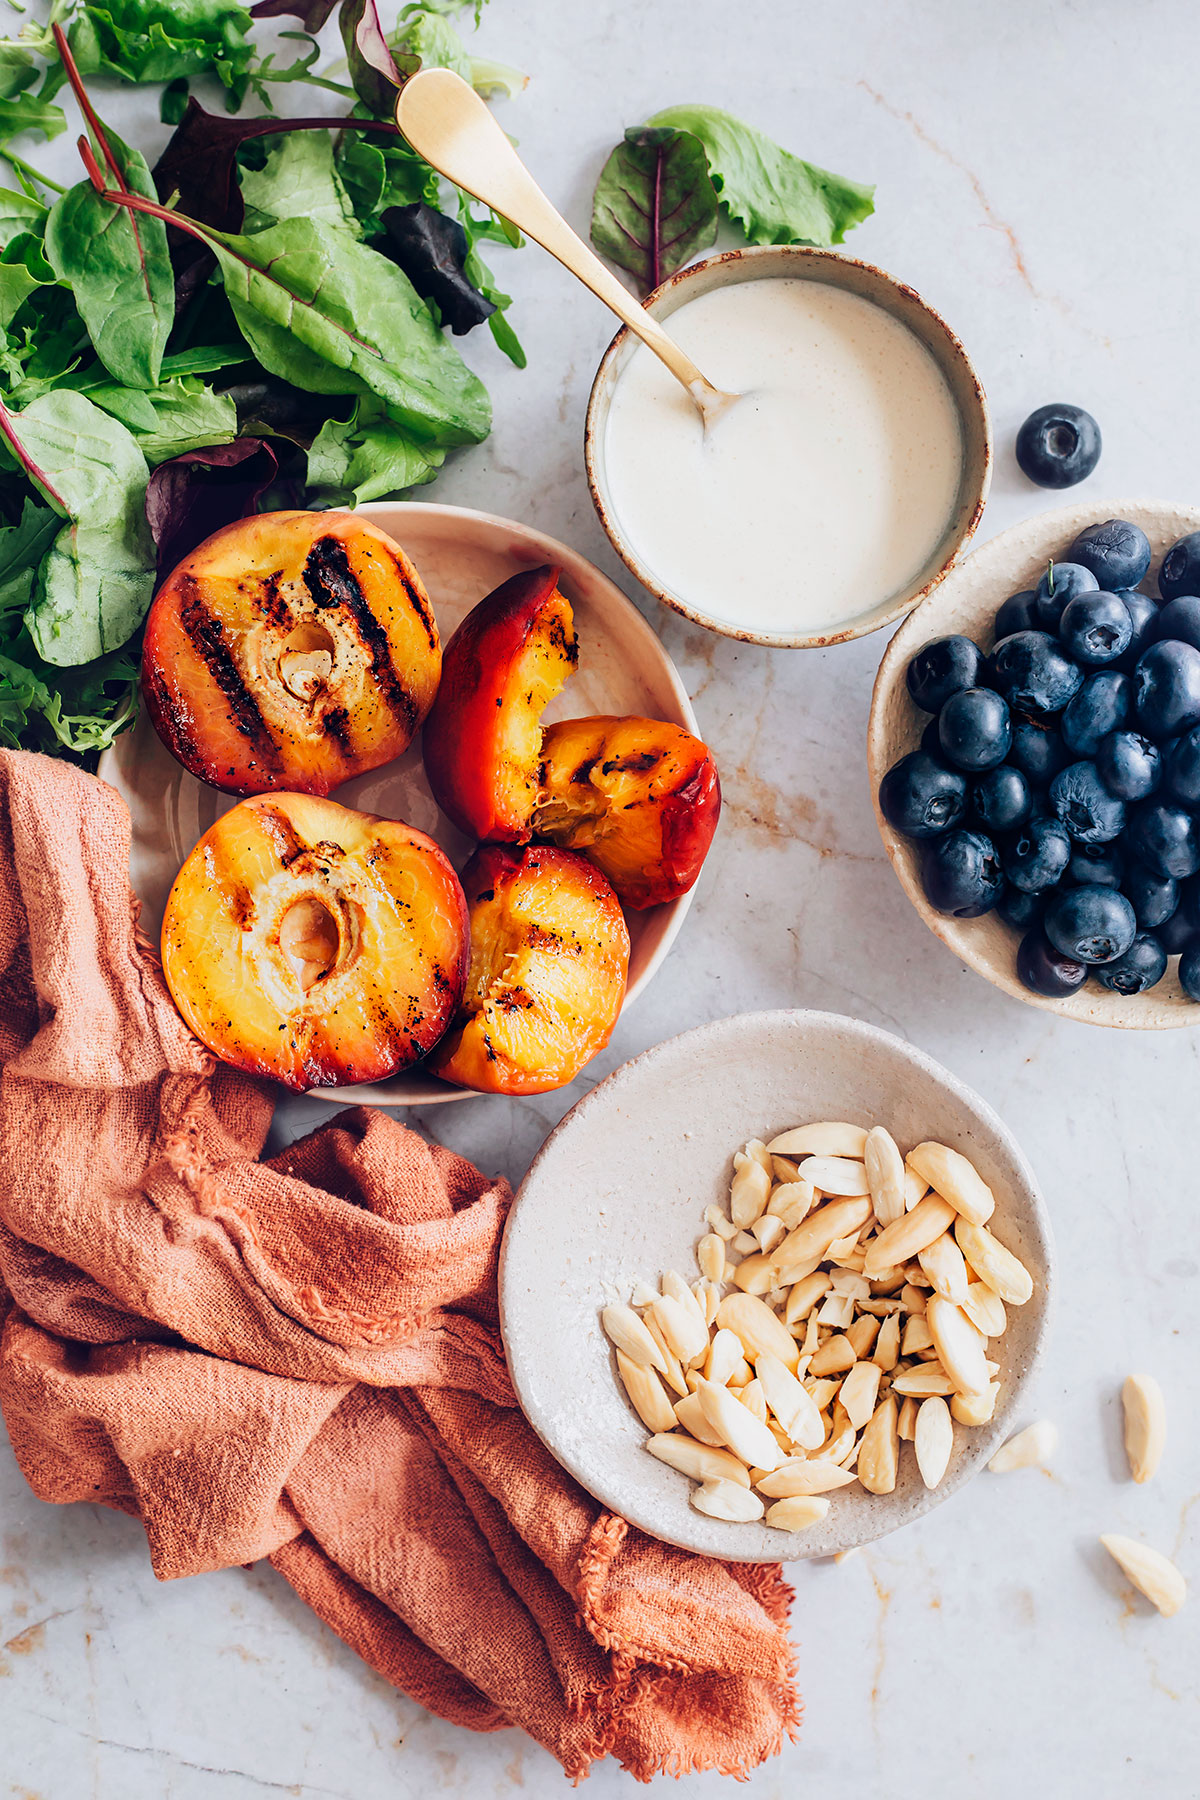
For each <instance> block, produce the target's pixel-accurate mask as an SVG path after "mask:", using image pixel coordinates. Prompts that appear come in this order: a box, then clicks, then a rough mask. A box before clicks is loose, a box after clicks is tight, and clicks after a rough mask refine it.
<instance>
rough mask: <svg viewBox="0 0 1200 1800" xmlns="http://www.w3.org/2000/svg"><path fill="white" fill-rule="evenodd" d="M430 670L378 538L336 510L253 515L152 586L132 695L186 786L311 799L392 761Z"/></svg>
mask: <svg viewBox="0 0 1200 1800" xmlns="http://www.w3.org/2000/svg"><path fill="white" fill-rule="evenodd" d="M441 666H442V656H441V643H440V640H439V637H438V630H437V625H436V624H435V622H434V617H433V609H432V607H431V606H430V604H429V596H428V595H427V594H426V592H425V589H424V587H423V586H422V585H421V578H420V576H419V575H418V574H417V571H416V569H415V568H414V567H413V565H412V563H411V562H410V561H409V560H408V558H407V556H405V554H404V552H403V550H402V549H401V548H400V546H399V544H396V543H394V542H393V541H392V539H391V538H390V537H388V536H387V535H386V533H385V532H382V531H380V530H378V528H377V527H376V526H374V525H370V524H368V523H367V522H366V521H365V520H364V519H359V518H357V517H355V516H354V515H353V514H352V513H336V512H322V513H310V512H274V513H259V514H257V515H256V516H255V517H253V518H249V519H242V520H240V521H239V522H238V523H236V524H234V525H226V526H225V527H224V528H223V529H222V530H220V531H216V532H214V533H213V535H212V536H211V537H210V538H206V539H205V541H204V542H203V543H202V544H200V545H199V546H198V547H197V548H196V549H195V550H193V551H192V553H191V555H190V556H187V557H185V558H184V560H183V561H182V562H181V563H180V564H179V566H178V567H177V568H176V569H174V570H173V571H172V573H171V574H170V575H169V576H168V577H167V580H166V581H165V582H164V583H163V585H162V587H161V588H160V589H159V591H158V593H157V595H156V596H155V598H154V602H153V604H152V606H151V608H150V613H149V617H148V619H147V621H146V636H145V643H144V646H143V650H142V691H143V694H144V695H145V700H146V710H147V712H148V713H149V714H150V717H151V719H152V720H153V723H154V727H155V730H156V731H157V732H158V735H159V737H160V738H161V739H162V741H163V743H164V744H165V745H166V746H167V749H168V750H169V751H170V752H171V754H172V755H173V756H175V757H177V758H178V760H179V761H180V762H181V763H182V764H183V766H184V768H185V769H189V770H190V771H191V773H192V774H193V775H196V776H198V777H199V779H200V780H201V781H206V782H208V783H209V784H210V785H211V786H213V787H218V788H224V789H225V791H226V792H227V793H231V794H264V793H269V792H272V791H281V790H286V791H292V790H296V791H300V792H303V793H308V794H327V793H328V792H329V791H330V789H331V788H335V787H337V786H338V785H339V783H341V782H343V781H348V780H349V779H350V777H351V776H352V775H361V774H363V773H364V772H365V771H366V770H367V769H375V768H378V767H379V766H380V764H381V763H386V762H391V761H392V759H393V758H394V757H397V756H399V755H400V754H401V752H402V751H404V750H406V749H407V747H408V745H409V743H410V742H411V740H412V738H413V736H414V735H415V733H416V732H417V730H418V729H419V727H420V725H421V722H422V720H423V719H424V718H425V715H426V713H427V712H428V711H429V708H430V706H431V705H432V704H433V697H434V695H435V694H436V692H437V686H438V680H439V677H440V674H441Z"/></svg>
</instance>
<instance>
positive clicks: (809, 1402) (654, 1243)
mask: <svg viewBox="0 0 1200 1800" xmlns="http://www.w3.org/2000/svg"><path fill="white" fill-rule="evenodd" d="M1052 1283H1053V1248H1052V1242H1051V1236H1050V1228H1049V1223H1048V1220H1047V1217H1046V1211H1045V1206H1044V1203H1043V1201H1042V1198H1041V1195H1040V1193H1039V1190H1038V1186H1037V1182H1036V1179H1035V1177H1034V1175H1033V1172H1032V1170H1031V1169H1030V1167H1029V1164H1028V1163H1027V1161H1026V1159H1025V1157H1024V1156H1023V1154H1022V1152H1021V1150H1020V1147H1019V1146H1018V1144H1017V1143H1016V1141H1015V1139H1014V1138H1013V1136H1012V1134H1011V1132H1010V1131H1009V1130H1008V1129H1007V1127H1006V1126H1005V1125H1004V1124H1003V1122H1002V1121H1001V1120H1000V1119H999V1118H998V1117H997V1116H996V1114H995V1113H994V1112H993V1111H992V1110H991V1108H990V1107H989V1106H988V1105H987V1103H986V1102H985V1101H984V1100H982V1099H981V1098H980V1097H979V1096H978V1095H977V1094H975V1093H973V1092H972V1091H971V1090H970V1089H969V1088H968V1087H966V1086H965V1085H964V1084H963V1083H961V1082H960V1081H958V1080H957V1078H956V1077H955V1076H954V1075H952V1074H951V1073H950V1072H949V1070H947V1069H944V1068H942V1067H941V1066H940V1065H939V1064H937V1063H936V1062H934V1061H933V1060H932V1059H931V1058H930V1057H928V1056H925V1055H924V1054H923V1053H922V1052H921V1051H919V1050H916V1049H914V1048H913V1047H912V1046H911V1045H910V1044H907V1043H905V1042H903V1041H902V1040H901V1039H899V1038H896V1037H893V1036H892V1035H891V1034H890V1033H888V1032H884V1031H881V1030H879V1029H878V1028H877V1027H875V1026H873V1025H868V1024H865V1023H863V1022H862V1021H859V1020H854V1019H848V1018H841V1017H838V1016H836V1015H833V1014H829V1013H816V1012H805V1011H786V1012H764V1013H746V1014H740V1015H738V1016H736V1017H734V1018H729V1019H721V1020H717V1021H715V1022H714V1023H712V1024H709V1025H703V1026H700V1027H698V1028H697V1029H696V1030H694V1031H690V1032H687V1033H685V1034H684V1035H683V1036H682V1037H678V1038H673V1039H671V1040H669V1041H668V1042H666V1043H664V1044H659V1045H657V1046H656V1047H655V1048H654V1049H652V1050H648V1051H646V1052H645V1053H644V1054H643V1055H642V1056H639V1057H636V1058H634V1060H633V1061H632V1062H629V1063H626V1064H625V1065H624V1066H623V1067H622V1068H620V1069H618V1070H616V1071H615V1072H614V1073H613V1074H612V1075H610V1076H609V1077H608V1079H607V1080H606V1081H604V1082H601V1083H600V1084H599V1085H598V1086H597V1087H596V1088H595V1089H593V1091H592V1092H591V1093H590V1094H589V1095H587V1096H586V1098H585V1099H583V1100H581V1101H580V1102H579V1104H578V1105H577V1106H576V1107H574V1108H573V1110H572V1111H571V1112H570V1113H568V1114H567V1116H566V1118H565V1119H564V1120H563V1121H562V1123H561V1124H560V1125H559V1126H558V1127H557V1129H556V1130H555V1131H554V1132H552V1133H551V1135H550V1137H549V1138H548V1139H547V1141H546V1143H545V1144H544V1146H543V1147H542V1150H541V1151H540V1152H539V1154H538V1156H537V1157H536V1159H535V1160H534V1163H533V1165H532V1166H531V1168H530V1171H529V1174H528V1175H527V1177H526V1179H525V1182H524V1184H523V1185H522V1188H521V1190H520V1193H519V1194H518V1196H517V1199H516V1202H515V1204H514V1207H513V1212H512V1215H511V1218H510V1221H509V1226H508V1230H507V1233H506V1236H505V1242H504V1250H503V1255H502V1261H501V1287H500V1299H501V1321H502V1326H503V1330H504V1340H505V1347H506V1350H507V1353H508V1359H509V1366H510V1369H511V1371H512V1376H513V1381H514V1385H515V1387H516V1390H517V1395H518V1398H519V1399H520V1401H521V1404H522V1406H523V1408H524V1410H525V1413H526V1415H527V1417H528V1418H529V1419H530V1422H531V1423H532V1425H533V1426H534V1429H535V1430H536V1431H537V1432H538V1434H539V1436H540V1437H541V1438H542V1440H543V1442H544V1443H545V1444H546V1445H547V1447H548V1448H549V1449H550V1451H551V1452H552V1453H553V1454H554V1455H555V1456H556V1457H557V1459H558V1460H559V1462H561V1463H562V1464H563V1466H564V1467H565V1468H566V1469H568V1470H569V1471H570V1473H571V1474H572V1475H573V1476H574V1477H575V1478H576V1479H577V1480H578V1481H579V1482H580V1483H581V1484H582V1486H583V1487H585V1488H586V1489H587V1490H588V1492H589V1493H591V1494H593V1495H594V1496H595V1497H596V1498H597V1499H599V1500H600V1501H601V1502H602V1503H603V1504H604V1505H606V1506H608V1507H610V1508H611V1509H612V1510H613V1511H614V1512H617V1513H620V1514H621V1515H622V1516H623V1517H624V1518H626V1519H628V1520H629V1521H630V1522H631V1523H632V1524H634V1525H637V1526H639V1527H640V1528H641V1529H642V1530H644V1531H647V1532H649V1533H650V1534H651V1535H652V1536H654V1537H658V1538H661V1539H663V1540H665V1541H666V1542H668V1543H673V1544H678V1545H681V1546H683V1547H684V1548H686V1549H690V1550H696V1551H699V1552H701V1553H703V1554H706V1555H711V1556H719V1557H724V1558H727V1559H731V1560H735V1561H737V1560H742V1561H759V1560H762V1561H775V1560H779V1559H791V1558H797V1557H812V1556H829V1555H833V1554H837V1553H840V1552H843V1551H846V1550H850V1549H853V1548H855V1547H856V1546H857V1545H860V1544H864V1543H868V1542H870V1541H871V1540H872V1539H874V1538H878V1537H881V1536H883V1535H885V1534H886V1533H887V1532H890V1531H893V1530H895V1529H896V1528H897V1527H898V1526H900V1525H903V1524H907V1523H909V1522H910V1521H912V1520H914V1519H916V1518H919V1517H920V1516H921V1515H922V1514H924V1513H926V1512H928V1511H930V1510H931V1508H933V1507H934V1506H936V1505H938V1504H939V1503H940V1502H941V1501H942V1500H944V1499H946V1498H948V1497H949V1495H950V1494H952V1493H953V1492H955V1490H956V1489H958V1488H959V1487H961V1486H962V1485H963V1483H964V1482H966V1481H968V1480H969V1479H970V1477H971V1475H972V1474H974V1473H975V1472H976V1471H977V1470H978V1469H980V1468H981V1467H982V1466H983V1465H984V1463H986V1462H987V1460H988V1459H989V1457H990V1456H991V1455H992V1454H993V1452H994V1451H995V1450H996V1448H997V1447H998V1445H999V1444H1000V1443H1002V1442H1003V1440H1004V1439H1005V1437H1007V1436H1008V1435H1009V1433H1010V1430H1011V1428H1012V1425H1013V1422H1014V1420H1015V1418H1016V1415H1017V1413H1018V1411H1019V1409H1020V1404H1021V1398H1022V1394H1023V1393H1024V1391H1025V1388H1026V1385H1027V1383H1028V1381H1029V1379H1030V1376H1031V1374H1032V1372H1033V1369H1034V1366H1035V1364H1036V1362H1037V1360H1038V1357H1039V1354H1040V1351H1041V1347H1042V1343H1043V1339H1044V1336H1045V1331H1046V1323H1047V1318H1048V1314H1049V1306H1050V1298H1051V1290H1052Z"/></svg>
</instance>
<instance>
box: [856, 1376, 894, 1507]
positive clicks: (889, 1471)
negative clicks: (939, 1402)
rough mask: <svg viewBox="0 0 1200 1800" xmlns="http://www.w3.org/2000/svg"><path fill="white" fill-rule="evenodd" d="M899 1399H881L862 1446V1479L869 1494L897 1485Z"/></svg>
mask: <svg viewBox="0 0 1200 1800" xmlns="http://www.w3.org/2000/svg"><path fill="white" fill-rule="evenodd" d="M896 1423H897V1420H896V1402H895V1401H894V1400H893V1399H892V1396H891V1395H890V1394H888V1395H887V1397H886V1398H885V1399H883V1400H881V1401H880V1402H879V1405H878V1406H877V1407H876V1408H875V1411H874V1413H873V1414H872V1415H871V1419H870V1421H869V1423H868V1425H867V1428H866V1430H865V1431H864V1432H863V1434H862V1438H861V1439H860V1441H859V1447H858V1464H857V1469H858V1479H859V1481H860V1482H861V1483H862V1485H863V1486H864V1487H865V1488H866V1490H867V1492H868V1493H869V1494H890V1493H892V1492H893V1490H894V1489H895V1486H896V1463H897V1448H898V1446H897V1432H896Z"/></svg>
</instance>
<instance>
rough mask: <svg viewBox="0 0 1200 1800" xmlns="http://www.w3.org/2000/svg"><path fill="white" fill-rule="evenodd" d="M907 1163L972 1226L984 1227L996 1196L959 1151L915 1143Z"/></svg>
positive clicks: (943, 1146) (990, 1214) (941, 1145)
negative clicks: (915, 1145)
mask: <svg viewBox="0 0 1200 1800" xmlns="http://www.w3.org/2000/svg"><path fill="white" fill-rule="evenodd" d="M908 1162H909V1166H910V1168H913V1169H915V1170H916V1171H917V1174H918V1175H920V1176H922V1177H923V1178H924V1180H926V1181H927V1182H928V1183H929V1185H930V1187H931V1188H932V1189H933V1191H934V1193H935V1194H940V1195H941V1196H942V1199H943V1200H948V1201H949V1202H950V1204H951V1206H952V1207H953V1208H954V1210H955V1212H956V1213H961V1215H962V1217H963V1218H964V1219H969V1220H970V1222H971V1224H972V1225H984V1224H986V1223H987V1221H988V1220H989V1219H990V1218H991V1216H992V1213H993V1211H994V1210H995V1206H996V1196H995V1195H994V1194H993V1192H992V1190H991V1188H990V1187H989V1186H988V1184H987V1182H986V1181H985V1180H984V1179H983V1176H982V1175H981V1174H980V1173H979V1170H978V1169H977V1168H976V1167H975V1164H974V1163H973V1162H971V1161H970V1159H969V1158H968V1157H966V1156H964V1155H963V1154H962V1151H961V1150H952V1149H951V1148H950V1146H949V1144H918V1145H917V1147H916V1149H915V1150H910V1151H909V1153H908Z"/></svg>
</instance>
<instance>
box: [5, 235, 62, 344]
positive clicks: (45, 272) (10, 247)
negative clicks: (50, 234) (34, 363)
mask: <svg viewBox="0 0 1200 1800" xmlns="http://www.w3.org/2000/svg"><path fill="white" fill-rule="evenodd" d="M57 279H58V278H57V276H56V275H55V273H54V270H53V269H52V268H51V267H50V264H49V263H48V262H47V261H46V253H45V250H44V248H43V245H42V237H41V233H40V232H35V231H21V232H18V233H17V235H16V236H15V237H12V238H10V239H9V241H8V242H7V243H6V244H5V246H4V248H3V250H0V326H4V327H6V328H7V326H9V325H10V324H11V323H12V321H13V319H14V317H15V316H16V314H17V313H18V312H19V311H20V310H21V308H22V306H24V304H25V302H26V300H28V298H29V296H30V294H32V293H36V291H37V289H38V288H43V287H51V286H53V284H54V282H55V281H56V280H57Z"/></svg>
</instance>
